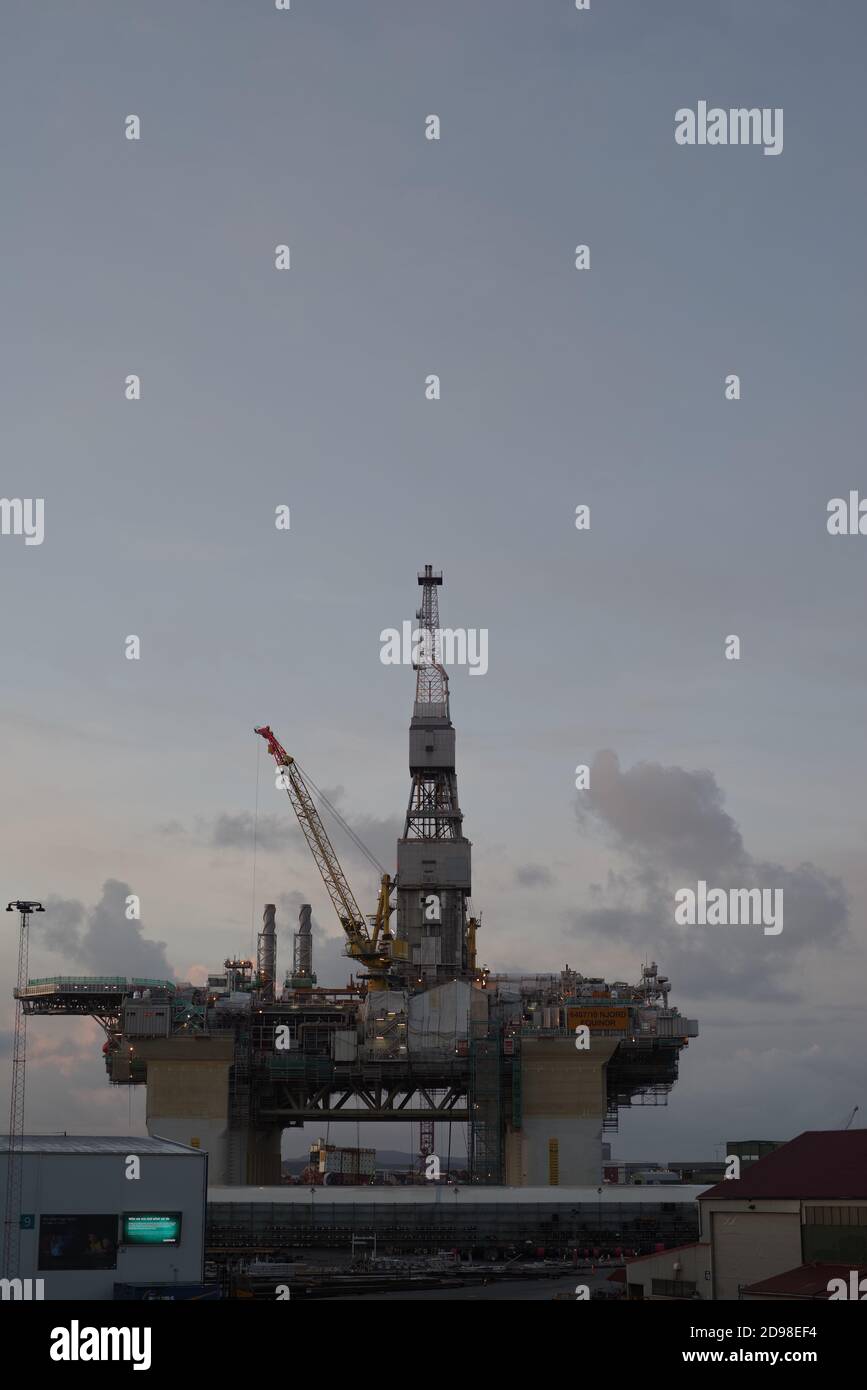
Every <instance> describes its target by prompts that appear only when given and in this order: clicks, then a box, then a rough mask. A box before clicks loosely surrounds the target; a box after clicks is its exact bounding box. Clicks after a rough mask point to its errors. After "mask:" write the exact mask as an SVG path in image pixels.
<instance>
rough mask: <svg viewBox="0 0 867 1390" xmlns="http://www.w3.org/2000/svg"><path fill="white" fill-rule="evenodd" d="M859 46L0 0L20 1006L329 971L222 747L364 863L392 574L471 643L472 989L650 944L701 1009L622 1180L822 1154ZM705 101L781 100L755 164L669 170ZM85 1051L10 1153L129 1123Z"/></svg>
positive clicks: (466, 9) (681, 159)
mask: <svg viewBox="0 0 867 1390" xmlns="http://www.w3.org/2000/svg"><path fill="white" fill-rule="evenodd" d="M865 38H867V16H865V13H864V9H863V6H861V5H859V4H856V3H853V2H846V3H844V0H834V3H831V4H825V5H821V6H820V5H818V4H815V3H810V0H762V4H761V5H756V4H755V3H754V0H714V2H713V3H711V0H707V3H703V4H701V5H697V4H696V3H695V0H657V3H654V4H652V5H651V4H648V3H647V0H592V4H591V8H590V10H589V11H586V12H578V11H576V9H575V7H574V5H573V4H572V3H571V2H570V0H474V3H472V4H467V3H466V0H439V3H437V4H431V3H422V0H316V3H314V0H292V5H291V9H290V10H289V11H284V12H278V11H276V9H275V6H274V5H273V4H272V3H271V0H244V3H241V0H185V3H184V4H183V5H179V4H177V0H149V3H148V4H146V5H143V4H141V3H138V2H137V0H84V3H82V4H79V5H74V6H70V5H68V4H66V3H60V0H43V3H41V4H39V5H38V6H36V5H34V4H33V3H32V0H7V3H6V4H5V5H4V6H3V14H2V16H0V39H2V42H0V52H2V59H0V63H2V69H3V72H2V76H3V80H2V83H0V110H2V119H3V128H4V130H5V132H6V138H5V140H4V142H3V152H2V180H3V194H4V197H3V206H4V211H3V247H4V256H3V292H2V302H3V323H4V330H5V331H4V332H3V334H2V341H0V393H2V410H3V420H4V427H5V429H4V433H5V436H6V446H5V449H4V457H3V481H2V492H3V495H4V496H5V497H7V498H9V499H12V498H21V499H25V498H33V499H36V498H41V499H43V500H44V538H43V540H42V543H41V544H38V545H27V544H25V537H24V536H23V535H20V534H18V535H16V534H14V533H10V534H2V535H0V582H2V585H3V593H4V597H5V601H4V602H3V604H2V605H0V650H2V654H3V679H2V683H0V739H2V748H3V773H4V775H3V809H4V815H3V831H4V833H3V836H2V842H0V882H2V885H3V888H4V890H5V900H6V901H9V900H11V899H16V898H20V897H33V898H38V899H40V900H42V901H43V902H44V903H45V904H46V906H47V908H48V911H47V912H46V914H45V916H44V917H42V918H39V919H35V920H34V925H33V930H32V941H31V953H30V975H31V976H32V977H36V976H40V975H51V974H58V973H74V974H90V973H97V972H103V971H106V972H110V973H128V974H138V973H140V974H148V975H156V976H161V975H163V974H167V975H169V976H171V977H175V978H178V979H189V978H195V979H201V978H202V973H203V971H204V970H206V969H211V970H213V969H216V968H218V967H219V965H220V964H221V962H222V960H223V959H224V957H225V956H226V955H228V954H230V953H235V952H237V951H242V952H243V953H245V954H246V953H248V952H249V951H250V949H251V940H252V932H253V931H254V930H255V927H256V925H257V924H258V921H259V920H260V918H261V912H262V907H263V905H264V903H265V902H269V901H272V902H276V903H277V904H278V927H279V936H278V953H279V964H280V967H281V969H282V968H283V967H286V966H288V965H289V963H290V959H291V931H292V929H293V928H294V926H295V919H296V917H297V910H298V906H299V905H300V903H301V902H304V901H309V902H311V903H312V904H313V912H314V920H315V922H316V947H315V950H316V966H317V969H318V972H319V976H320V980H325V981H326V982H328V983H338V984H339V983H343V982H344V981H345V979H346V976H347V974H348V968H349V967H348V962H347V961H346V960H345V958H343V957H342V956H341V954H340V940H339V937H340V929H339V926H338V924H337V922H336V920H335V918H334V915H333V910H332V908H331V905H330V902H329V901H328V898H327V896H326V894H325V891H324V888H323V887H322V885H321V883H320V881H319V879H318V875H317V874H316V871H315V868H314V866H313V864H312V861H311V860H310V859H309V856H308V853H307V850H306V847H305V845H304V843H303V840H302V839H301V837H300V835H299V833H298V831H297V829H296V827H295V826H294V823H293V820H292V814H291V808H290V806H289V804H288V801H287V798H286V796H285V793H284V792H281V791H278V790H277V789H276V788H275V787H274V779H273V774H272V770H271V767H270V764H269V763H268V760H267V755H266V752H265V750H264V748H263V747H261V746H260V745H261V740H259V739H257V738H256V737H255V735H254V734H253V727H254V725H257V724H261V723H263V722H264V723H270V724H271V725H272V726H273V728H274V729H275V731H276V733H277V735H278V737H279V738H280V739H281V741H282V742H283V743H284V744H285V745H286V746H287V748H288V749H289V751H290V752H291V753H293V754H294V755H295V756H297V757H298V759H299V761H300V762H301V764H302V766H303V767H304V768H305V769H306V770H307V771H308V772H309V773H310V775H311V776H312V777H313V779H314V780H315V781H316V782H317V783H318V785H319V786H320V787H322V788H324V789H325V790H326V791H327V792H328V794H329V796H330V797H331V799H332V800H336V802H337V804H338V805H339V807H340V809H341V811H342V813H343V815H344V816H346V817H347V818H348V819H349V821H350V822H351V824H352V825H353V826H354V828H355V829H356V831H357V832H358V833H359V834H360V835H361V836H362V838H363V839H364V840H365V841H366V842H367V843H368V844H369V845H370V847H371V848H372V849H373V850H374V852H375V853H376V855H377V856H378V857H379V858H380V860H381V861H382V862H383V863H384V864H385V865H386V867H388V868H390V869H392V870H393V867H394V857H395V840H396V837H397V835H398V834H399V833H400V831H401V828H402V824H403V816H404V811H405V807H406V801H407V797H408V793H409V772H408V766H407V725H408V722H409V717H410V714H411V708H412V699H413V677H412V672H411V670H410V669H409V668H408V667H405V666H387V665H384V664H383V663H382V662H381V660H380V647H381V643H380V634H381V632H382V630H383V629H385V628H388V627H399V626H400V624H401V623H402V622H403V621H404V620H407V619H412V618H413V617H414V612H415V608H416V605H417V602H418V588H417V585H416V573H417V571H418V570H419V569H420V568H421V567H422V566H423V565H424V564H428V563H429V564H432V565H433V566H434V568H435V569H437V570H442V572H443V576H444V584H443V588H442V590H441V594H440V599H441V616H442V621H443V624H444V625H446V626H451V627H462V628H467V629H485V630H486V631H487V633H488V642H489V668H488V670H487V672H486V673H485V674H484V675H471V674H470V673H469V671H468V670H467V669H466V668H455V669H453V670H452V671H451V672H450V677H451V704H452V717H453V720H454V723H455V726H456V729H457V747H458V782H459V789H460V800H461V806H462V809H463V812H464V817H465V819H464V830H465V833H466V834H467V835H468V836H469V838H470V839H471V840H472V842H473V906H474V909H475V910H476V911H481V912H482V928H481V932H480V936H479V950H480V956H481V959H482V961H483V962H484V963H485V964H487V965H488V966H490V967H491V969H493V970H522V971H531V970H538V971H544V972H547V971H553V970H558V969H561V968H562V967H563V966H564V965H565V964H567V963H568V964H569V965H570V966H571V967H572V968H573V969H578V970H580V971H581V972H583V973H584V974H587V975H599V976H605V977H607V978H609V979H629V980H635V981H637V979H638V977H639V975H640V970H641V965H642V963H643V962H644V961H645V960H648V959H653V960H656V961H657V962H658V964H659V967H660V970H661V971H662V972H664V973H665V974H667V975H669V976H670V978H671V980H672V1002H673V1003H674V1004H675V1005H677V1007H679V1008H680V1009H681V1011H682V1012H683V1013H684V1014H686V1015H688V1016H689V1017H694V1018H697V1019H698V1020H699V1024H700V1030H701V1031H700V1036H699V1037H698V1038H697V1039H695V1040H693V1041H692V1042H691V1043H690V1046H689V1048H688V1049H687V1050H686V1051H685V1052H684V1053H683V1054H682V1057H681V1066H680V1079H679V1081H678V1083H677V1085H676V1086H675V1087H674V1089H673V1091H672V1093H671V1095H670V1097H669V1100H668V1105H667V1106H666V1107H664V1108H663V1107H659V1108H646V1107H644V1108H638V1107H636V1108H634V1109H633V1110H632V1111H631V1112H629V1113H622V1114H621V1123H620V1129H619V1133H618V1134H616V1135H612V1136H609V1137H610V1138H611V1140H612V1144H613V1152H614V1154H615V1156H616V1157H620V1158H623V1159H648V1160H659V1161H665V1160H667V1159H683V1160H688V1159H698V1158H712V1157H719V1156H720V1155H721V1153H722V1152H723V1147H722V1146H723V1145H724V1143H725V1141H726V1140H727V1139H738V1138H777V1139H785V1138H788V1137H792V1136H794V1135H795V1134H797V1133H800V1132H801V1131H803V1130H805V1129H822V1128H836V1127H838V1126H839V1125H840V1124H842V1123H843V1122H844V1120H845V1118H846V1117H847V1116H848V1114H849V1112H850V1111H851V1109H852V1108H853V1107H854V1106H855V1105H860V1106H861V1113H860V1115H859V1116H857V1117H856V1120H855V1123H856V1125H857V1124H859V1123H861V1124H863V1121H864V1114H865V1112H867V1095H865V1089H864V1072H863V1052H864V1025H863V1005H862V993H863V980H864V970H865V963H867V962H865V948H867V941H865V926H864V922H865V902H867V870H865V867H864V861H863V851H862V846H863V840H864V828H865V827H864V798H863V781H864V777H863V774H864V766H865V757H867V748H865V734H864V721H863V709H864V704H865V694H867V689H865V687H867V657H865V647H864V643H863V642H862V641H861V635H862V628H863V622H862V607H863V603H862V595H863V584H864V564H865V560H864V547H865V546H867V540H865V539H864V537H862V536H860V535H852V536H831V535H829V533H828V529H827V525H826V522H827V508H828V503H829V501H830V500H831V499H832V498H835V497H844V498H845V497H848V495H849V492H850V490H857V489H858V488H859V487H861V488H865V489H867V479H865V473H864V466H863V461H862V452H863V446H862V445H861V444H859V442H858V441H859V440H863V437H864V425H865V419H864V416H865V393H864V389H863V375H864V351H865V327H864V325H865V322H867V319H865V312H864V310H865V272H864V256H863V227H864V225H865V221H867V216H865V215H867V207H865V202H867V194H865V182H864V178H863V160H864V136H863V102H862V91H863V85H862V83H863V60H862V54H863V49H864V41H865ZM700 101H706V102H707V103H708V106H710V107H713V106H718V107H721V108H723V109H726V110H727V109H729V108H731V107H741V106H746V107H758V108H769V109H774V110H776V109H777V108H781V109H782V110H783V111H784V116H785V121H784V143H783V149H782V152H781V153H780V154H778V155H777V156H775V157H766V156H765V155H764V154H763V151H762V149H761V148H760V147H755V146H733V145H729V146H722V147H720V146H717V147H711V146H704V147H700V146H692V147H690V146H684V145H679V144H677V143H676V141H675V138H674V132H675V113H676V112H677V111H678V110H680V109H682V108H692V109H696V108H697V106H698V103H699V102H700ZM131 114H134V115H137V116H138V117H139V120H140V125H141V131H140V139H138V140H128V139H127V138H126V137H125V129H126V121H127V117H128V116H129V115H131ZM432 114H435V115H437V116H438V117H439V121H440V138H439V139H438V140H429V139H427V138H426V136H425V130H426V122H427V118H428V117H429V116H430V115H432ZM280 245H286V246H288V247H289V248H290V268H289V269H288V270H278V269H277V268H276V266H275V248H276V247H277V246H280ZM578 245H586V246H588V247H589V248H590V265H589V268H587V269H584V270H581V271H579V270H577V269H576V268H575V248H576V246H578ZM130 374H136V375H138V376H139V378H140V382H141V398H140V399H139V400H128V399H126V397H125V382H126V379H127V377H128V376H129V375H130ZM431 374H436V375H438V376H439V378H440V391H441V395H440V399H439V400H429V399H427V398H426V390H425V383H426V379H427V378H428V377H429V376H430V375H431ZM731 374H737V376H738V377H739V379H740V398H739V399H737V400H730V399H727V398H726V378H727V377H728V376H730V375H731ZM580 505H585V506H588V507H589V508H590V526H589V529H585V530H578V529H577V528H576V525H575V517H576V507H578V506H580ZM280 507H289V508H290V516H291V525H290V527H289V528H288V529H282V530H281V529H277V527H276V525H275V515H276V509H277V508H280ZM731 635H736V636H738V637H739V639H740V659H739V660H729V659H727V658H726V655H725V649H726V639H727V638H728V637H729V636H731ZM130 636H137V637H138V638H139V642H140V656H139V659H136V660H130V659H128V658H127V655H126V652H127V650H128V645H129V644H128V641H127V639H128V638H129V637H130ZM579 764H585V765H587V766H588V767H589V768H590V770H591V772H590V786H589V788H588V789H586V790H582V791H576V788H575V769H576V767H577V766H578V765H579ZM254 822H257V824H258V833H257V836H256V852H255V856H254V852H253V826H254ZM335 843H336V844H337V845H338V848H339V851H340V853H341V855H343V856H345V863H346V867H347V870H348V872H349V873H350V877H351V879H352V883H353V886H354V888H355V891H356V895H357V896H358V897H359V898H360V899H361V900H362V902H364V903H369V904H370V907H371V910H372V908H373V905H374V898H375V890H376V880H375V876H374V875H372V874H371V872H370V870H369V867H368V866H367V864H366V862H365V861H364V860H363V859H360V858H359V857H358V856H357V855H356V853H355V851H354V850H353V849H352V848H351V846H349V845H347V844H345V842H343V841H341V840H340V838H339V837H338V836H336V837H335ZM699 880H706V881H707V882H708V883H709V885H711V886H715V887H720V888H724V889H728V888H730V887H744V888H751V887H754V886H759V887H761V886H765V887H768V888H777V889H782V890H783V891H784V894H785V927H784V930H783V931H782V933H780V934H779V935H777V936H770V935H765V934H764V933H763V932H762V931H761V930H760V929H756V928H733V927H722V926H717V927H699V926H694V927H689V926H679V925H677V924H676V923H675V920H674V895H675V893H676V891H677V890H679V889H681V888H683V887H689V886H690V885H692V886H693V887H695V885H696V883H697V882H698V881H699ZM130 894H135V895H136V896H137V897H138V898H139V899H140V903H141V917H140V920H138V921H127V920H126V917H125V913H124V904H125V902H126V898H127V896H128V895H130ZM5 921H6V924H7V930H6V932H4V933H3V935H2V937H0V983H2V984H3V986H4V988H3V991H2V995H3V1003H2V1009H0V1027H2V1028H3V1029H4V1031H3V1033H2V1036H0V1048H2V1051H3V1053H4V1054H5V1057H6V1059H7V1064H6V1065H5V1066H4V1067H3V1069H2V1070H3V1081H4V1084H5V1085H6V1086H7V1088H8V1070H9V1068H8V1057H9V1047H10V1029H11V1027H12V1022H13V1008H12V1002H11V990H12V987H13V984H14V979H15V970H16V947H17V939H16V932H15V926H16V924H17V919H15V918H14V917H12V916H11V915H10V916H9V917H8V918H6V919H5ZM101 1043H102V1035H101V1033H100V1032H99V1029H98V1027H97V1025H96V1024H95V1023H94V1022H92V1021H90V1020H83V1021H75V1020H69V1019H57V1020H48V1019H45V1020H43V1019H37V1020H34V1021H33V1022H32V1023H31V1025H30V1028H29V1050H28V1092H27V1128H28V1129H29V1130H31V1131H36V1132H40V1131H42V1132H44V1131H48V1130H57V1129H67V1130H69V1132H94V1131H95V1130H98V1131H100V1132H106V1133H126V1132H130V1133H136V1132H143V1126H144V1095H143V1091H142V1089H141V1088H139V1089H138V1090H136V1092H135V1093H134V1094H132V1093H130V1092H129V1091H124V1090H123V1089H122V1088H112V1087H110V1086H109V1085H108V1084H107V1081H106V1079H105V1075H104V1069H103V1064H102V1056H101ZM403 1128H404V1129H405V1130H406V1131H407V1133H406V1134H401V1133H396V1134H395V1133H389V1134H388V1137H387V1138H386V1137H385V1134H384V1132H383V1131H381V1130H378V1129H373V1128H372V1127H365V1126H362V1129H364V1130H366V1131H367V1133H366V1134H365V1135H364V1138H363V1142H371V1141H378V1142H380V1143H381V1144H383V1145H385V1146H387V1147H402V1148H405V1149H411V1148H414V1147H415V1142H414V1138H413V1136H411V1135H410V1133H409V1126H404V1127H403ZM311 1137H316V1136H315V1135H312V1136H311V1135H310V1134H309V1133H308V1134H307V1135H305V1136H304V1139H303V1140H302V1139H301V1137H300V1135H298V1134H293V1135H289V1136H287V1141H286V1142H287V1146H288V1151H291V1152H299V1151H300V1149H301V1147H302V1144H303V1143H306V1142H307V1140H308V1139H309V1138H311Z"/></svg>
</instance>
